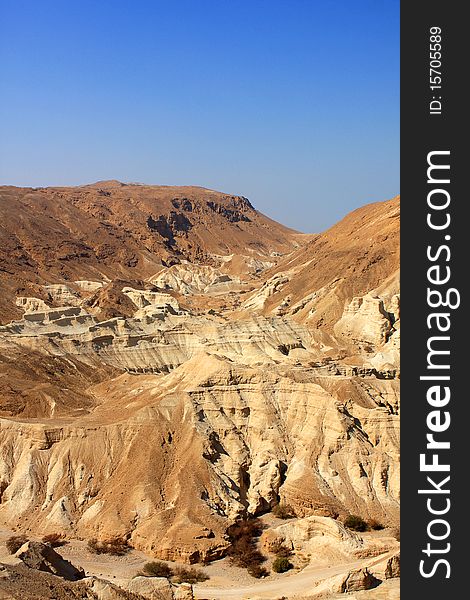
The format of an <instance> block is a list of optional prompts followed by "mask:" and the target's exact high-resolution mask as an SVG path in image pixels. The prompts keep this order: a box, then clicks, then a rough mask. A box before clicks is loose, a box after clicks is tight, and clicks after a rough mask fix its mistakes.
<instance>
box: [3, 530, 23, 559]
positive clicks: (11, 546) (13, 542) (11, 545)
mask: <svg viewBox="0 0 470 600" xmlns="http://www.w3.org/2000/svg"><path fill="white" fill-rule="evenodd" d="M27 541H28V538H27V537H26V536H25V535H12V536H11V537H9V538H8V539H7V541H6V542H5V545H6V547H7V550H8V552H9V553H10V554H15V552H18V550H19V549H20V548H21V546H22V545H23V544H26V542H27Z"/></svg>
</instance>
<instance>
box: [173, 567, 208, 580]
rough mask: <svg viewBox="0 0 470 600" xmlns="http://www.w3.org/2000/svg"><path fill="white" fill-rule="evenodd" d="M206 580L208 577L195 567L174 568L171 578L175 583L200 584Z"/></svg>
mask: <svg viewBox="0 0 470 600" xmlns="http://www.w3.org/2000/svg"><path fill="white" fill-rule="evenodd" d="M208 579H209V575H206V573H204V571H201V569H196V568H195V567H176V568H175V570H174V571H173V577H172V580H173V581H174V582H175V583H201V582H202V581H207V580H208Z"/></svg>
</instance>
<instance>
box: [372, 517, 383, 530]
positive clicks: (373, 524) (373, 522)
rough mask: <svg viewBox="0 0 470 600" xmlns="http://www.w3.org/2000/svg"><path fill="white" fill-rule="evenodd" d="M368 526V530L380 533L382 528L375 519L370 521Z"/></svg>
mask: <svg viewBox="0 0 470 600" xmlns="http://www.w3.org/2000/svg"><path fill="white" fill-rule="evenodd" d="M368 525H369V529H373V530H374V531H380V530H381V529H383V528H384V526H383V525H382V523H379V521H376V520H375V519H371V520H370V521H369V523H368Z"/></svg>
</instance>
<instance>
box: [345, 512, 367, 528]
mask: <svg viewBox="0 0 470 600" xmlns="http://www.w3.org/2000/svg"><path fill="white" fill-rule="evenodd" d="M344 526H345V527H347V528H348V529H352V530H353V531H367V523H366V522H365V521H364V519H363V518H362V517H358V516H357V515H349V516H348V517H346V519H345V520H344Z"/></svg>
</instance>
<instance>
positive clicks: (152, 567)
mask: <svg viewBox="0 0 470 600" xmlns="http://www.w3.org/2000/svg"><path fill="white" fill-rule="evenodd" d="M139 575H143V576H144V577H171V576H172V575H173V569H172V568H171V567H170V565H167V564H166V563H164V562H162V561H160V560H155V561H152V562H148V563H145V565H144V566H143V568H142V572H141V573H139Z"/></svg>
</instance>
